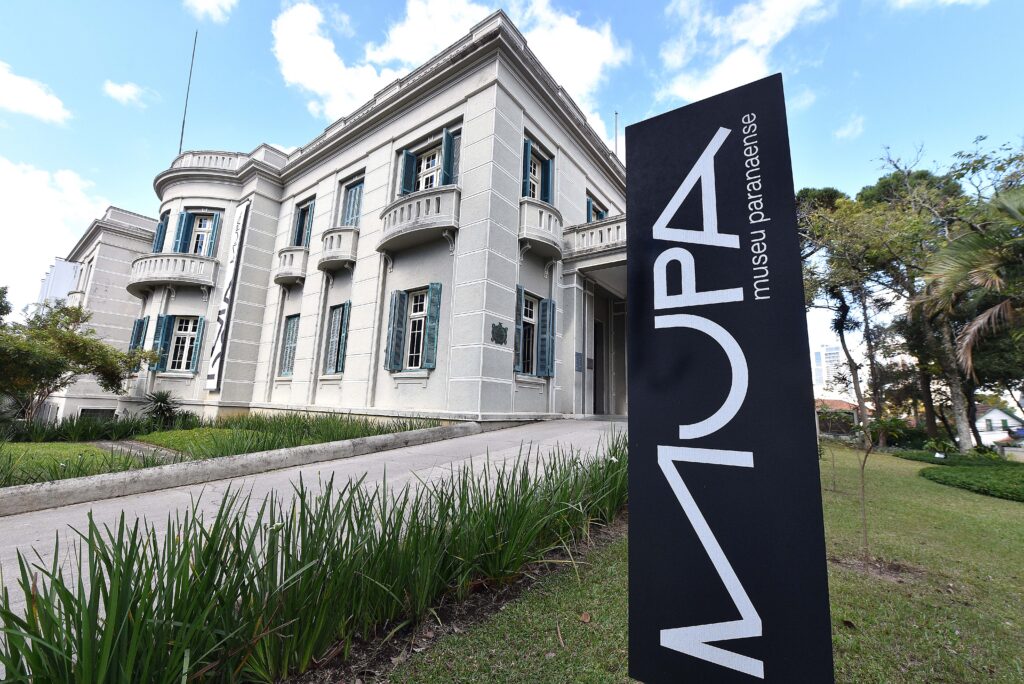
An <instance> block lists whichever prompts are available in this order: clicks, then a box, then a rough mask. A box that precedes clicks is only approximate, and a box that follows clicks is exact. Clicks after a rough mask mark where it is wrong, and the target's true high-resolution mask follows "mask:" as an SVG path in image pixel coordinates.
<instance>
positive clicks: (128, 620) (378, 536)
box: [0, 434, 627, 684]
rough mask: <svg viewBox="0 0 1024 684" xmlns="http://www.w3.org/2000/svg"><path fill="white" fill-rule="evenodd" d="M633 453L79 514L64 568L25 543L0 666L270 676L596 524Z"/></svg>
mask: <svg viewBox="0 0 1024 684" xmlns="http://www.w3.org/2000/svg"><path fill="white" fill-rule="evenodd" d="M626 461H627V458H626V443H625V439H624V437H623V436H622V435H621V434H619V435H614V436H612V437H611V438H610V440H609V442H608V444H607V445H606V447H605V448H604V449H603V450H602V451H601V453H599V454H598V455H596V456H594V457H592V458H590V457H586V456H585V455H583V454H581V453H579V452H574V451H570V450H556V451H555V452H552V453H549V454H547V455H546V456H545V457H543V458H542V457H541V455H540V454H539V452H538V453H532V451H531V450H527V453H526V454H521V455H520V458H518V459H517V460H515V461H512V462H509V463H497V464H496V463H490V462H488V461H483V462H478V463H475V464H472V463H471V464H466V465H463V466H461V467H458V468H453V469H452V471H451V472H450V473H448V474H447V476H445V477H437V478H434V479H430V480H427V481H419V482H415V483H413V484H411V485H406V486H405V487H403V488H401V489H398V490H394V489H392V488H390V487H388V485H387V484H386V483H380V484H376V485H373V486H370V485H367V484H366V483H365V482H364V481H362V480H354V481H348V482H346V483H344V484H343V485H342V486H340V487H335V486H334V485H333V483H332V482H328V483H326V485H324V486H323V487H321V488H319V490H318V491H317V492H313V491H311V490H310V489H308V488H307V487H306V485H305V484H304V483H302V482H301V481H300V483H299V484H298V486H297V487H296V488H295V490H294V493H293V495H292V496H290V497H288V498H287V499H285V498H282V497H280V496H277V495H272V496H270V497H268V498H267V499H265V500H264V501H263V502H262V503H260V504H259V505H258V506H256V505H255V504H253V505H252V506H250V502H249V501H248V500H247V499H245V498H242V497H240V496H239V495H238V494H237V493H236V494H230V495H228V497H227V498H226V499H225V500H224V501H223V502H222V503H221V505H220V507H219V509H218V511H217V512H216V514H215V515H214V516H213V518H212V520H207V519H205V517H204V516H203V514H202V513H201V512H200V509H199V506H198V505H196V506H194V507H193V508H192V510H190V511H188V512H186V513H185V514H184V515H183V516H181V517H175V518H173V519H170V520H168V525H167V531H166V533H165V534H163V535H160V534H158V533H157V531H156V529H155V528H154V527H152V526H145V525H141V524H140V523H139V522H134V523H128V522H127V521H126V520H125V519H124V517H123V516H122V518H121V520H120V521H119V523H118V524H117V525H116V526H115V527H114V528H103V529H101V528H100V527H99V526H98V525H97V524H96V523H95V522H93V521H92V520H91V519H90V521H89V524H88V527H87V529H85V530H83V531H82V532H81V534H80V535H79V539H78V541H77V543H76V546H77V549H76V551H77V553H76V554H75V555H74V557H75V558H76V559H77V562H76V565H75V567H74V572H71V573H66V572H65V570H64V569H63V568H62V567H61V566H59V565H58V564H57V563H56V562H54V563H53V564H51V565H48V566H44V565H43V564H42V563H39V562H35V563H34V562H32V561H31V560H30V559H29V558H27V557H25V556H22V555H19V557H18V573H19V580H18V587H17V593H18V594H20V598H21V600H22V601H23V602H24V603H25V607H24V608H21V609H18V610H15V609H14V607H13V606H14V602H13V600H12V598H11V596H10V595H9V592H8V591H7V590H6V589H5V590H4V593H3V596H2V597H0V628H2V631H3V638H2V639H0V663H2V664H3V666H4V668H5V669H6V673H7V677H8V678H12V679H19V678H20V679H22V680H25V681H28V680H32V681H62V682H86V681H88V682H93V681H101V680H102V681H107V682H141V681H145V682H166V683H167V684H171V683H172V682H174V683H176V682H180V681H204V682H205V681H236V682H273V681H279V680H280V679H282V678H284V677H288V676H291V675H295V674H299V673H302V672H306V671H308V670H311V669H315V668H316V667H318V666H320V665H322V664H324V663H326V662H328V661H330V660H332V659H334V658H336V657H341V658H347V657H348V655H349V654H350V652H351V649H352V647H353V646H354V645H355V644H357V643H359V642H364V641H372V640H381V639H387V638H389V637H390V636H392V635H394V634H395V633H396V632H398V631H399V630H401V629H402V628H403V627H406V626H408V625H412V624H414V623H416V622H417V621H419V620H422V619H423V618H425V617H426V616H428V615H429V614H430V613H431V611H432V610H433V608H434V607H436V606H437V605H438V603H439V602H440V601H441V600H442V599H444V598H445V597H446V596H451V597H454V598H458V597H461V596H464V595H466V594H467V593H469V592H471V591H472V590H474V589H475V588H477V587H479V586H481V585H485V584H500V583H502V582H506V581H508V580H509V579H510V578H512V577H515V576H516V575H517V574H518V573H520V572H521V571H522V570H523V566H524V565H526V564H528V563H531V562H535V561H538V560H541V559H542V558H543V557H544V556H545V555H546V554H547V553H548V552H550V551H551V550H552V549H555V548H558V547H563V546H567V545H568V544H571V543H572V540H575V539H580V538H582V537H584V536H585V535H586V534H587V533H588V530H589V527H590V526H591V525H592V524H595V523H596V524H601V523H607V522H608V521H610V520H611V519H612V517H613V516H614V515H615V514H616V513H617V512H618V511H619V510H621V508H622V507H623V506H624V505H625V503H626V491H627V490H626ZM55 551H58V552H57V553H55V554H54V558H61V557H62V556H61V554H60V553H59V549H55Z"/></svg>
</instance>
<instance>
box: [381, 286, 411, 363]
mask: <svg viewBox="0 0 1024 684" xmlns="http://www.w3.org/2000/svg"><path fill="white" fill-rule="evenodd" d="M408 305H409V294H408V293H407V292H405V291H403V290H395V291H394V292H392V293H391V314H390V315H389V316H388V342H387V349H386V350H385V355H384V368H385V369H386V370H389V371H400V370H402V368H403V366H404V364H403V359H402V357H403V355H404V353H405V316H406V310H407V307H408Z"/></svg>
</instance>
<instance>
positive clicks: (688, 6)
mask: <svg viewBox="0 0 1024 684" xmlns="http://www.w3.org/2000/svg"><path fill="white" fill-rule="evenodd" d="M833 9H834V4H833V2H832V1H831V0H749V1H748V2H745V3H743V4H741V5H738V6H737V7H735V8H733V10H732V11H731V12H729V14H727V15H718V14H715V13H714V10H713V9H710V8H709V7H708V6H707V3H706V2H705V0H672V1H671V2H670V3H669V5H668V7H666V8H665V13H666V15H667V16H668V17H669V19H670V20H672V21H673V22H675V23H676V25H677V26H678V31H679V33H678V34H677V35H676V36H675V37H674V38H673V39H672V40H670V41H667V42H666V43H664V44H663V45H662V46H661V61H662V64H663V65H664V66H665V68H666V69H667V71H668V72H669V74H668V76H669V77H668V80H667V83H666V84H665V85H664V86H663V87H662V88H661V90H660V91H659V93H658V96H659V97H660V98H669V97H676V98H679V99H682V100H685V101H687V102H693V101H694V100H699V99H702V98H705V97H708V96H710V95H714V94H716V93H720V92H722V91H724V90H729V89H730V88H735V87H736V86H740V85H743V84H744V83H748V82H750V81H753V80H756V79H758V78H761V77H763V76H767V75H768V74H769V73H771V72H772V71H773V67H772V62H771V56H772V51H773V50H774V48H775V46H776V45H778V44H779V43H780V42H782V41H783V40H784V39H785V38H786V37H787V36H789V34H790V33H792V32H793V31H794V30H795V29H796V28H797V27H799V26H802V25H804V24H808V23H812V22H815V21H821V20H823V19H825V18H827V17H828V16H830V15H831V14H832V11H833Z"/></svg>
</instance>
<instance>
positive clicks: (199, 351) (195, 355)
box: [188, 316, 206, 373]
mask: <svg viewBox="0 0 1024 684" xmlns="http://www.w3.org/2000/svg"><path fill="white" fill-rule="evenodd" d="M205 327H206V319H205V318H203V317H202V316H200V317H199V321H198V322H197V323H196V343H195V346H193V347H192V362H191V363H189V365H188V369H189V370H190V371H192V372H193V373H195V372H196V371H198V370H199V362H200V361H201V360H202V358H203V328H205Z"/></svg>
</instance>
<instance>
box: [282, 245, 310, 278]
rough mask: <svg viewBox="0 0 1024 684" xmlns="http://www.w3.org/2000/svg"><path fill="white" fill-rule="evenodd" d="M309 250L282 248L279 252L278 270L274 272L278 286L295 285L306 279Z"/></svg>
mask: <svg viewBox="0 0 1024 684" xmlns="http://www.w3.org/2000/svg"><path fill="white" fill-rule="evenodd" d="M308 258H309V248H308V247H303V246H302V245H299V246H297V247H282V248H281V249H280V250H279V251H278V252H277V270H275V271H274V282H275V283H277V284H278V285H294V284H295V283H301V282H302V281H303V280H305V279H306V259H308Z"/></svg>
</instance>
